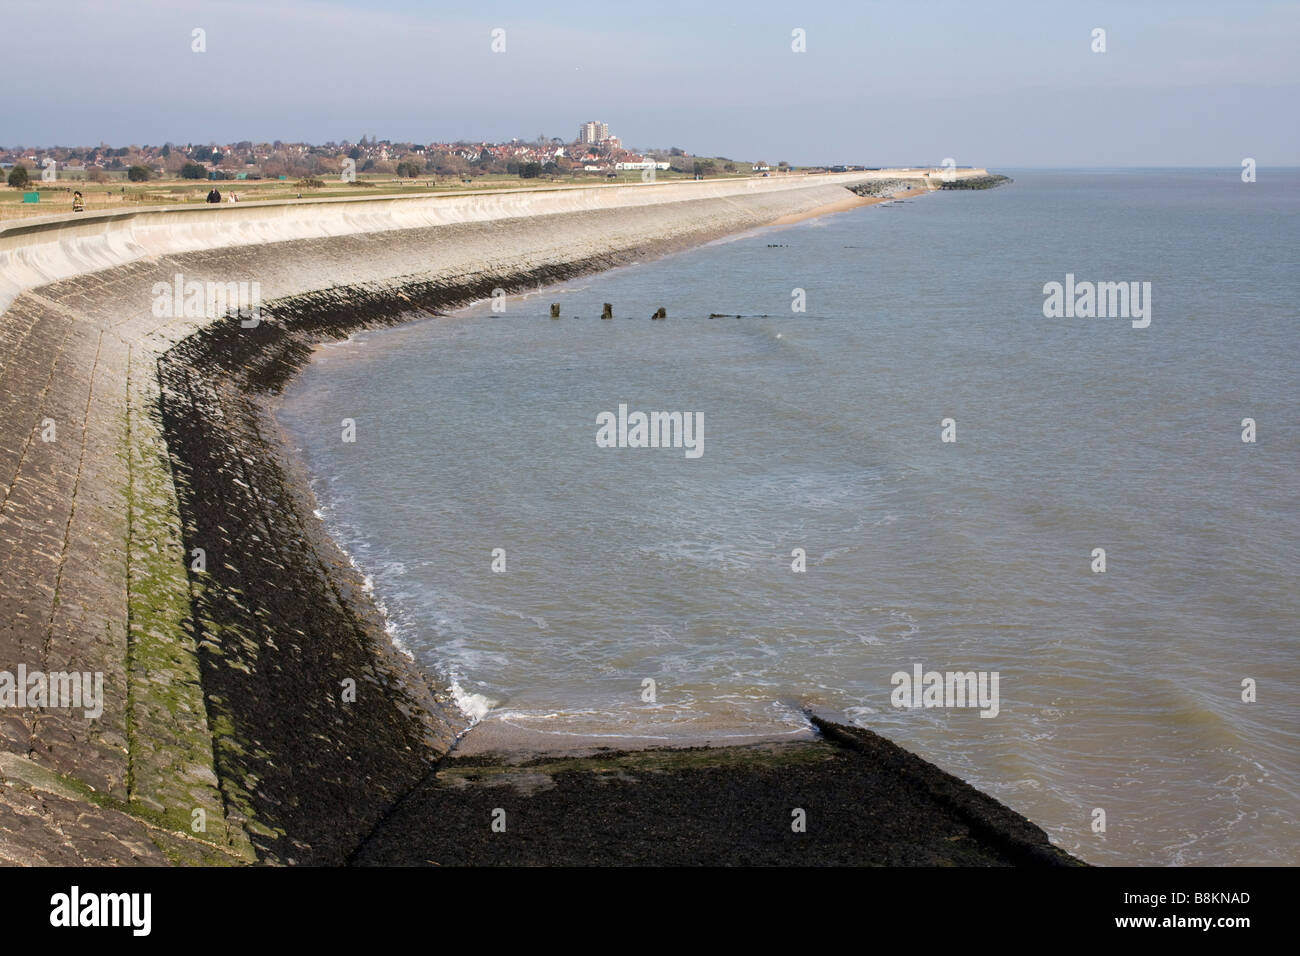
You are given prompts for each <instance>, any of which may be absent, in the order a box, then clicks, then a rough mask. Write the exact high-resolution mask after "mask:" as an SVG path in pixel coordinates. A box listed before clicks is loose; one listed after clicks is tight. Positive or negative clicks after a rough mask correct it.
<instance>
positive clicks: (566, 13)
mask: <svg viewBox="0 0 1300 956" xmlns="http://www.w3.org/2000/svg"><path fill="white" fill-rule="evenodd" d="M0 22H3V23H4V24H5V34H6V36H5V38H4V40H3V45H2V46H0V49H3V58H0V91H3V95H0V144H3V145H5V146H10V147H12V146H17V145H24V146H29V147H31V146H49V145H65V146H73V145H95V144H98V143H100V142H104V143H108V144H110V145H114V146H124V145H132V144H135V145H143V144H146V143H148V144H160V143H163V142H174V143H190V142H193V143H210V142H217V143H222V142H236V141H240V140H253V141H273V140H276V139H280V140H284V141H301V140H305V141H309V142H314V143H322V142H326V141H329V140H334V141H344V140H351V141H355V140H357V139H359V138H360V137H361V136H363V135H367V136H377V137H379V138H381V139H391V140H394V141H408V142H416V143H426V142H434V141H448V140H457V139H465V140H475V141H477V140H489V141H500V140H508V139H509V138H511V137H519V138H520V139H533V138H535V137H536V136H537V135H538V134H545V135H546V136H547V137H552V136H559V137H561V138H562V139H564V140H565V141H568V140H572V139H573V138H574V137H575V136H576V134H577V129H578V125H579V123H581V122H583V121H584V120H590V119H597V120H602V121H604V122H606V123H608V124H609V126H610V131H611V132H612V133H613V134H614V135H617V136H619V137H620V138H621V139H622V140H623V143H624V145H626V146H629V147H669V146H680V147H681V148H683V149H685V150H687V151H688V152H691V153H696V154H701V155H722V156H728V157H731V158H737V159H746V160H759V159H761V160H765V161H767V162H769V163H776V162H778V161H781V160H785V161H788V162H791V163H795V164H817V163H855V164H864V165H873V166H878V165H921V164H941V163H942V162H943V161H944V160H945V159H947V158H949V157H952V158H953V159H955V160H956V162H957V163H959V164H962V165H976V166H989V167H1002V168H1016V167H1036V166H1052V167H1086V166H1224V165H1227V166H1240V164H1241V161H1242V159H1243V158H1244V157H1252V158H1254V159H1255V160H1256V161H1257V162H1258V164H1259V165H1261V166H1295V165H1300V129H1298V126H1297V123H1296V116H1297V113H1298V112H1300V109H1298V107H1297V104H1300V2H1291V3H1276V2H1274V3H1268V2H1253V0H1236V2H1224V0H1220V2H1204V0H1181V2H1161V0H1124V2H1118V3H1075V2H1067V0H1050V2H1044V0H1040V2H982V0H969V2H946V0H928V2H920V3H918V2H912V3H890V2H881V3H873V2H868V0H836V2H815V0H811V2H802V0H801V2H793V0H786V2H777V3H767V2H736V0H731V2H724V3H717V2H714V3H709V2H699V0H696V2H677V0H655V2H646V3H638V2H636V0H600V2H588V0H577V2H563V0H546V2H542V0H531V2H493V0H471V2H461V3H455V4H451V3H434V2H415V0H366V2H364V3H361V2H354V0H334V2H325V0H257V2H249V0H230V2H225V0H212V2H192V0H176V2H165V0H138V2H130V3H127V2H122V3H104V2H91V0H60V2H58V3H56V4H51V5H34V4H32V3H31V2H30V0H23V2H21V3H17V2H13V0H0ZM1097 28H1100V29H1103V30H1104V31H1105V52H1094V50H1093V46H1094V45H1095V41H1094V36H1093V32H1094V30H1095V29H1097ZM195 30H202V31H203V38H204V43H205V46H206V49H205V51H204V52H196V51H195V50H194V46H195V41H194V31H195ZM796 30H801V31H803V36H804V38H805V39H804V46H805V49H804V51H803V52H796V51H795V50H794V49H793V48H792V47H793V46H794V45H795V44H796V40H795V39H794V31H796ZM494 31H504V34H500V33H497V34H496V36H497V38H498V40H497V44H496V45H497V47H498V48H500V46H501V45H502V44H501V38H502V37H503V39H504V50H500V52H497V51H494V50H493V37H494Z"/></svg>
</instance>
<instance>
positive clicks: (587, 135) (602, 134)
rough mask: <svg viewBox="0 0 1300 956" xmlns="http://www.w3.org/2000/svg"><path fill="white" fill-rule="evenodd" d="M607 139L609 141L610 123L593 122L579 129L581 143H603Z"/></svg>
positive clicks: (584, 124)
mask: <svg viewBox="0 0 1300 956" xmlns="http://www.w3.org/2000/svg"><path fill="white" fill-rule="evenodd" d="M607 139H609V124H608V123H601V122H599V121H597V120H591V121H590V122H587V123H583V124H582V125H581V126H579V127H578V142H579V143H603V142H605V140H607Z"/></svg>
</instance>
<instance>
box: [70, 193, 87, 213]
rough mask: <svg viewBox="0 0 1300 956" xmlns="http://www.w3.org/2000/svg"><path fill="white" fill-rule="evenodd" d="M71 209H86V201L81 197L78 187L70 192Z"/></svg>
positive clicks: (82, 210)
mask: <svg viewBox="0 0 1300 956" xmlns="http://www.w3.org/2000/svg"><path fill="white" fill-rule="evenodd" d="M72 211H73V212H85V211H86V201H85V200H84V199H82V198H81V190H80V189H78V190H76V191H75V192H74V193H73V194H72Z"/></svg>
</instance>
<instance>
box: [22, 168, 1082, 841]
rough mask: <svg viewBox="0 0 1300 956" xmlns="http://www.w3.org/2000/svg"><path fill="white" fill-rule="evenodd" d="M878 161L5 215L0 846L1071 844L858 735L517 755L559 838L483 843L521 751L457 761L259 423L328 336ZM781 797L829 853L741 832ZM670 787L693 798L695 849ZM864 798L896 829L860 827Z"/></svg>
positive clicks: (728, 222)
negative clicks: (49, 215)
mask: <svg viewBox="0 0 1300 956" xmlns="http://www.w3.org/2000/svg"><path fill="white" fill-rule="evenodd" d="M918 175H919V176H920V178H919V179H918V184H921V183H922V182H924V174H918ZM876 178H898V174H897V173H890V172H881V173H859V174H848V175H844V176H810V177H788V178H786V177H782V178H773V179H767V180H740V181H730V182H709V183H675V184H663V185H659V184H654V185H641V186H628V187H597V188H590V189H541V190H537V191H528V192H522V191H510V192H501V193H480V194H468V195H457V196H436V197H435V196H422V197H402V198H376V199H366V200H353V199H348V200H343V201H323V202H312V203H302V204H299V203H289V204H284V203H258V204H254V203H249V204H240V205H238V206H225V207H221V208H219V209H214V208H197V207H196V208H175V209H165V210H142V211H137V212H134V213H123V214H109V215H102V216H87V217H84V218H81V217H78V218H73V217H64V218H62V219H57V220H53V221H43V222H36V223H28V224H20V225H17V226H10V227H7V228H5V229H2V230H0V298H2V299H3V301H4V303H5V307H4V310H3V312H2V313H0V408H2V409H3V412H2V414H0V861H4V862H14V863H56V864H77V863H103V864H122V863H166V862H172V863H243V862H269V863H314V864H333V863H342V862H363V863H364V862H389V863H393V862H400V863H417V864H418V863H426V862H430V861H435V860H445V861H447V862H457V861H459V862H516V863H517V862H521V861H526V862H546V861H548V860H551V861H555V860H563V861H568V862H597V861H608V860H609V857H608V855H607V854H608V851H609V847H610V843H609V841H610V839H611V838H616V839H617V840H620V841H622V843H621V845H622V846H623V847H624V852H625V856H627V859H628V860H629V861H632V860H641V861H647V860H649V861H653V860H655V859H658V860H661V861H664V862H699V861H702V860H714V861H717V862H737V861H745V860H750V861H754V862H782V861H785V860H788V859H793V858H796V856H792V855H791V854H796V855H798V854H803V855H802V856H797V858H799V859H803V860H805V861H808V862H880V863H928V864H934V863H941V862H943V863H954V862H957V863H1016V862H1049V863H1061V862H1071V861H1070V860H1069V858H1068V857H1066V856H1065V855H1064V854H1061V853H1060V852H1059V851H1057V850H1055V849H1054V848H1052V847H1051V846H1050V844H1049V843H1048V841H1047V839H1046V836H1045V835H1044V834H1043V833H1042V831H1041V830H1039V829H1038V828H1037V827H1035V826H1034V825H1033V824H1032V823H1030V822H1029V821H1027V820H1024V819H1023V818H1022V817H1019V815H1017V814H1015V813H1013V812H1012V811H1010V810H1008V809H1007V808H1005V807H1002V806H1001V805H1000V804H997V803H996V801H993V800H991V799H989V798H988V797H985V796H984V795H982V794H979V793H978V792H977V791H974V790H972V789H971V788H969V787H967V786H966V785H965V784H963V783H961V781H957V780H955V779H954V778H949V777H947V775H945V774H942V773H941V772H940V771H938V770H937V769H935V768H933V767H931V766H930V765H928V764H925V762H924V761H921V760H919V758H915V757H911V755H903V754H902V752H901V751H898V750H897V748H892V745H887V742H882V741H880V739H879V738H874V737H873V735H870V734H869V733H868V732H867V731H846V733H848V734H849V737H847V738H845V739H846V740H849V741H850V744H852V745H851V746H849V745H845V744H844V743H843V742H840V743H838V744H837V743H834V742H833V741H834V737H833V735H828V736H827V739H826V740H825V741H823V742H819V743H818V744H817V745H816V746H810V747H805V748H793V749H784V750H780V751H779V752H777V753H772V754H766V755H753V754H746V755H739V756H737V755H735V754H732V755H727V756H721V757H716V758H715V757H713V756H705V757H700V756H690V755H688V756H686V757H684V758H682V759H683V760H684V761H685V762H684V763H681V762H678V763H673V764H672V766H671V767H668V766H667V765H666V764H662V761H663V760H665V759H669V758H662V757H653V758H650V763H648V764H644V763H640V762H638V760H637V759H634V758H628V759H629V760H631V761H632V762H631V763H629V764H626V765H624V764H610V765H609V766H604V765H598V766H595V767H594V768H593V767H587V768H586V770H587V772H575V770H574V767H573V765H572V764H570V763H568V762H564V761H561V762H560V763H552V764H548V765H547V766H546V767H544V768H542V769H536V768H532V767H531V766H530V767H529V768H525V769H524V770H522V771H520V772H519V773H520V775H521V776H522V777H523V778H526V780H525V783H524V786H525V789H528V788H533V789H535V784H536V781H537V780H539V779H545V780H550V781H552V785H548V786H549V787H550V789H548V790H546V793H548V794H550V796H549V797H546V798H545V800H544V801H543V802H537V803H534V804H533V805H532V806H531V808H530V811H529V812H531V813H532V814H533V815H534V820H535V822H536V823H537V825H538V826H544V829H545V836H544V837H541V836H540V835H539V836H536V837H534V838H532V841H531V842H527V841H526V843H525V844H519V845H517V846H516V845H514V844H510V845H507V844H506V843H503V842H502V841H499V840H491V839H484V838H483V837H482V834H485V833H487V830H486V827H485V825H484V826H479V825H478V824H479V822H480V817H481V818H482V819H487V818H486V817H484V816H483V815H482V814H483V810H484V807H483V806H481V805H480V804H482V803H483V801H487V802H488V804H490V806H492V807H494V806H497V805H498V802H499V800H500V799H501V798H500V796H499V795H498V790H497V789H495V788H494V786H492V785H487V786H486V787H477V785H475V784H473V781H478V780H482V779H491V778H492V775H493V774H496V773H497V772H498V771H499V770H500V769H501V768H498V767H495V766H489V765H486V764H482V763H481V762H477V761H471V762H470V763H468V764H466V763H465V762H464V761H461V762H460V769H458V770H457V769H452V768H450V767H449V765H450V764H452V763H456V761H454V760H452V759H450V758H446V755H448V753H449V750H450V748H451V747H452V746H453V744H454V742H455V740H456V739H457V737H458V735H459V734H461V733H462V732H463V731H464V730H465V722H464V718H463V717H462V716H461V715H460V713H459V711H458V710H457V709H456V708H455V707H454V706H452V705H451V703H450V701H449V700H448V698H447V694H446V690H445V688H442V687H440V686H436V684H434V683H432V682H431V680H430V678H429V677H428V676H427V675H425V674H422V673H420V672H418V671H417V670H415V669H414V668H413V667H412V666H411V664H410V662H409V661H408V660H407V659H406V658H404V657H403V656H402V655H400V654H398V653H397V652H396V651H395V650H394V649H393V647H392V644H391V642H390V640H389V639H388V636H387V634H386V632H385V630H384V621H383V619H382V617H381V615H380V614H379V613H378V611H377V610H376V608H375V607H374V604H373V602H372V601H371V600H370V599H369V598H368V596H367V594H366V593H365V589H364V584H363V582H362V580H361V579H360V578H359V576H358V574H357V573H356V571H355V569H353V568H352V566H351V565H350V563H349V562H348V560H347V558H346V557H345V556H344V555H343V554H341V553H340V552H339V551H338V550H337V548H336V547H335V546H334V544H333V543H332V542H331V541H330V540H329V538H328V537H327V536H326V535H325V534H324V533H323V530H322V528H321V525H320V522H319V521H318V520H316V519H315V518H314V517H313V514H312V509H313V505H314V502H313V501H312V500H311V496H310V492H309V491H308V490H307V483H306V480H305V476H304V475H303V474H301V472H300V470H299V465H298V464H297V463H296V462H295V461H294V460H293V459H292V458H291V457H290V456H288V455H287V454H285V452H284V446H283V442H282V441H281V440H280V439H279V437H278V435H277V433H276V426H275V422H274V419H273V417H272V416H271V414H270V411H269V408H270V405H271V403H272V402H273V399H274V395H275V394H276V393H277V392H278V391H279V390H280V388H282V386H283V385H284V383H285V382H286V381H287V380H288V379H289V378H290V377H291V376H292V375H293V374H294V372H295V371H296V370H297V369H298V368H300V367H301V366H302V364H303V363H305V362H306V361H308V360H309V358H310V355H311V351H312V348H313V346H314V344H316V343H318V342H320V341H323V340H328V339H331V338H338V337H342V336H346V335H347V334H348V333H349V332H350V331H352V330H354V329H356V328H358V327H362V326H367V325H377V324H385V323H396V322H401V321H406V320H408V319H410V318H412V317H424V316H428V315H430V314H435V313H439V312H442V311H445V310H448V309H451V308H454V307H456V306H458V305H461V304H465V303H467V302H469V301H472V300H474V299H477V298H482V297H484V296H487V295H489V294H491V292H492V291H493V290H494V289H497V288H501V289H505V290H507V291H511V292H513V291H521V290H527V289H533V288H536V287H537V286H539V285H542V284H545V283H548V282H554V281H558V280H562V279H565V278H568V277H571V276H576V275H580V274H584V273H588V272H592V271H595V270H598V269H604V268H609V267H611V266H616V265H620V264H624V263H629V262H633V261H637V260H639V259H643V258H647V257H652V256H657V255H661V254H664V253H666V252H669V251H672V250H675V249H680V248H684V247H687V246H690V245H693V244H697V243H700V242H703V241H706V240H708V239H711V238H714V237H717V236H721V235H724V234H727V233H732V232H735V231H738V230H742V229H746V228H750V227H754V226H759V225H763V224H766V223H770V222H773V221H775V220H778V219H781V218H784V217H788V216H797V215H801V214H807V213H811V212H813V211H815V210H822V209H825V208H826V207H828V206H830V205H834V204H840V203H842V201H843V200H844V198H845V196H846V195H847V193H846V190H845V188H844V187H845V186H846V185H854V184H857V183H861V182H865V181H868V180H871V179H876ZM178 276H179V277H181V283H182V287H184V285H185V284H186V283H193V282H199V283H211V284H215V285H220V286H225V285H226V284H228V283H239V282H256V283H257V284H258V286H259V292H260V299H261V312H260V321H258V322H256V323H252V322H247V321H241V317H240V316H239V315H238V314H235V313H226V312H212V313H211V314H206V312H205V310H204V309H200V310H198V311H197V312H195V313H194V314H189V315H186V314H185V313H186V311H187V310H186V308H184V307H183V306H182V307H180V308H179V309H178V310H170V311H169V308H168V305H169V304H170V305H171V306H177V305H179V304H180V303H178V302H176V301H174V298H173V296H172V295H171V291H172V290H175V289H176V287H177V286H176V282H177V277H178ZM670 318H671V317H670ZM33 675H39V676H37V677H35V678H33ZM74 675H75V678H76V686H75V687H74V686H73V677H74ZM100 681H102V692H100V693H96V692H95V689H96V688H98V687H99V686H100V685H99V682H100ZM56 688H57V692H58V694H59V696H60V699H57V700H56V699H55V698H54V696H53V695H54V694H55V689H56ZM72 690H76V691H78V692H81V691H88V692H87V693H80V696H79V697H78V696H77V695H76V694H74V695H73V697H74V698H75V699H73V700H72V701H71V705H70V701H69V699H68V698H67V694H66V693H65V692H70V691H72ZM891 748H892V749H891ZM445 758H446V759H445ZM672 759H673V760H675V759H676V758H672ZM900 768H902V769H900ZM593 770H594V771H595V772H591V771H593ZM614 770H616V771H617V774H616V776H617V777H618V779H620V780H625V781H627V780H632V779H633V778H635V779H637V780H639V781H641V782H640V783H638V784H636V786H635V787H634V789H633V790H632V791H629V793H628V794H627V795H626V799H627V801H628V802H627V803H626V806H627V807H633V806H634V805H635V806H639V807H640V808H641V809H640V810H639V811H638V812H639V813H642V814H644V815H642V816H638V815H636V814H632V815H626V814H624V815H623V816H622V817H620V815H619V814H611V813H610V812H609V806H610V805H609V801H610V799H611V791H610V790H609V789H608V784H609V783H610V780H611V778H610V777H609V772H610V771H614ZM904 771H905V772H904ZM638 775H639V776H638ZM466 787H469V788H470V791H472V793H470V792H469V791H466V789H465V788H466ZM774 787H783V788H787V789H790V790H791V795H790V796H789V799H792V800H795V799H797V800H799V801H802V802H806V801H807V800H810V799H811V800H822V801H823V802H825V803H826V811H825V812H826V813H828V814H833V813H834V814H839V815H840V816H842V817H843V826H842V827H841V828H838V829H835V830H834V831H831V830H828V831H826V833H825V837H824V846H823V845H818V847H817V848H816V849H815V850H812V851H809V850H807V849H806V847H805V848H804V849H800V848H799V847H797V846H793V845H792V846H786V844H785V843H783V842H781V840H780V839H776V838H773V839H771V840H766V841H759V843H758V844H756V843H754V842H753V840H752V839H750V835H752V834H753V833H755V832H758V830H756V827H757V828H760V829H761V827H762V826H765V824H762V822H761V821H762V820H765V819H767V818H769V817H770V816H771V814H772V813H773V810H772V807H771V806H769V804H770V803H771V800H772V799H773V793H774V789H773V788H774ZM710 795H712V796H710ZM715 798H716V799H717V800H720V801H721V803H720V804H719V805H718V806H716V807H713V806H708V800H710V799H715ZM618 799H619V800H623V799H624V797H619V798H618ZM782 799H785V798H784V797H783V798H782ZM682 801H686V803H688V804H689V805H691V806H698V807H699V808H701V809H700V812H699V813H697V814H696V816H698V817H699V819H698V821H696V823H694V824H691V826H693V827H694V830H692V832H690V833H687V834H686V835H683V831H682V827H683V826H685V825H686V824H684V823H682V822H681V821H682V820H684V819H685V818H684V817H682V816H681V803H682ZM747 801H748V802H747ZM869 804H870V805H871V806H873V811H872V819H875V820H880V819H887V820H888V821H889V824H888V825H887V826H884V827H883V828H880V827H876V828H873V826H874V825H872V826H866V827H864V826H863V825H862V824H861V822H860V818H859V816H858V813H857V810H856V809H855V808H857V807H860V806H867V805H869ZM620 806H624V804H622V803H620ZM706 807H707V810H706V809H705V808H706ZM781 813H782V814H787V813H788V810H784V809H783V810H781ZM615 817H619V818H620V819H621V821H622V824H623V829H622V831H621V832H620V833H619V834H617V835H612V831H609V830H608V826H609V825H610V822H609V821H611V820H613V819H614V818H615ZM722 817H725V820H723V821H722V823H723V824H725V825H720V823H719V821H720V819H721V818H722ZM781 829H783V830H784V829H788V828H785V827H783V828H781ZM539 834H540V831H539ZM818 839H822V838H821V837H819V838H818ZM547 841H549V842H547ZM638 841H639V842H638ZM760 844H761V845H760ZM510 846H514V849H510V848H509V847H510ZM529 848H531V849H529ZM520 852H522V854H523V855H519V854H520ZM511 854H515V855H511ZM665 854H666V855H665Z"/></svg>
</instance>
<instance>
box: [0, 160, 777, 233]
mask: <svg viewBox="0 0 1300 956" xmlns="http://www.w3.org/2000/svg"><path fill="white" fill-rule="evenodd" d="M749 175H752V174H751V173H750V172H749V170H748V169H745V171H744V172H743V173H742V172H737V173H734V174H722V175H721V176H719V177H711V178H737V177H741V176H749ZM773 175H775V173H774V174H773ZM38 177H39V172H35V173H33V178H34V179H37V181H34V182H32V183H31V184H29V185H28V186H27V187H26V188H24V189H15V188H13V187H10V186H0V222H6V221H12V220H14V219H24V218H30V217H34V216H55V215H63V214H65V213H69V212H71V211H72V194H73V191H74V190H78V189H79V190H81V194H82V196H83V197H84V199H85V203H86V210H87V211H89V212H97V211H103V210H112V209H126V208H132V207H136V206H167V205H178V204H184V203H200V204H201V203H202V202H203V201H204V199H205V198H206V197H207V195H208V190H210V189H212V187H214V186H215V187H216V188H217V189H218V190H219V191H220V192H221V197H222V200H223V202H224V201H226V200H228V198H229V197H230V196H231V195H232V194H234V195H236V196H238V197H239V201H240V202H250V201H254V200H260V199H297V198H298V197H299V195H300V194H301V198H303V199H320V198H324V197H331V196H364V195H367V194H371V195H382V194H392V193H405V192H409V193H412V194H415V193H430V192H439V193H441V192H457V191H463V190H470V189H521V188H529V187H534V188H536V187H547V186H555V185H594V184H597V183H636V182H640V181H641V173H640V171H638V170H631V171H621V172H618V173H616V174H615V175H614V176H613V177H609V176H608V175H607V174H605V173H576V174H570V175H567V176H553V177H546V176H543V177H539V178H537V179H521V178H519V176H510V175H505V174H497V175H485V176H474V177H470V178H469V181H468V182H465V181H463V180H461V179H458V178H456V177H453V176H433V175H429V176H420V177H417V178H415V179H399V178H397V177H395V176H391V175H386V176H372V175H366V174H364V173H361V174H358V175H357V181H356V182H355V183H345V182H341V181H339V180H337V179H333V180H331V179H322V180H321V182H323V185H322V186H302V185H300V181H299V180H296V179H286V180H277V179H256V180H253V179H249V180H223V181H220V182H214V181H210V180H206V179H200V180H195V179H175V178H168V179H155V180H150V181H149V182H146V183H132V182H128V181H127V179H126V175H125V173H124V172H123V173H118V174H110V178H109V179H108V181H107V182H102V183H92V182H86V181H85V180H81V179H62V178H61V179H58V180H56V181H54V182H48V183H47V182H40V181H39V178H38ZM655 178H656V180H658V181H669V180H677V179H691V178H692V177H691V176H690V175H687V174H683V173H676V172H673V171H671V170H657V171H656V173H655ZM28 192H38V193H39V194H40V201H39V202H35V203H24V202H23V194H24V193H28Z"/></svg>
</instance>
